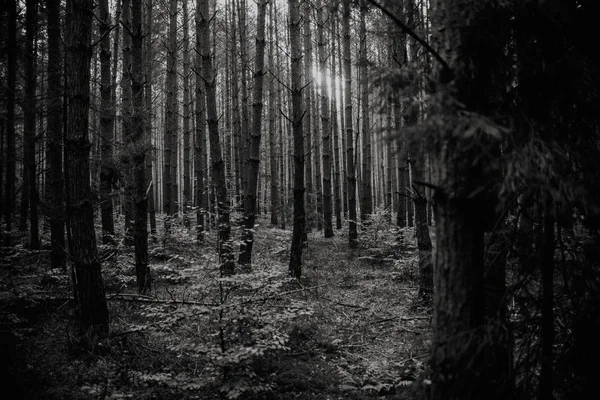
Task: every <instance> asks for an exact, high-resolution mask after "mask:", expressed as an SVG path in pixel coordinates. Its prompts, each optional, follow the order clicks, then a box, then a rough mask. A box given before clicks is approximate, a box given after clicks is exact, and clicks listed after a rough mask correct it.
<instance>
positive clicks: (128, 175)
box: [120, 0, 138, 246]
mask: <svg viewBox="0 0 600 400" xmlns="http://www.w3.org/2000/svg"><path fill="white" fill-rule="evenodd" d="M122 15H123V48H122V49H121V52H122V53H123V64H122V67H123V74H122V75H121V96H122V97H121V114H122V127H123V148H124V150H123V151H122V153H121V157H120V159H121V163H122V164H123V182H124V184H125V199H124V204H123V205H124V209H125V210H124V211H125V245H126V246H132V245H133V244H134V239H133V231H134V227H133V224H134V207H133V202H134V200H133V197H134V182H133V157H134V155H133V152H132V146H131V145H132V144H133V127H132V125H131V123H132V120H133V108H132V92H131V79H132V76H131V75H132V74H133V64H132V63H131V42H132V37H131V35H132V33H131V32H132V29H131V0H123V10H122ZM136 69H138V68H136Z"/></svg>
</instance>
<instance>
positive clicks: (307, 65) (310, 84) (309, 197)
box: [303, 2, 315, 231]
mask: <svg viewBox="0 0 600 400" xmlns="http://www.w3.org/2000/svg"><path fill="white" fill-rule="evenodd" d="M303 12H304V16H303V17H304V54H305V56H304V79H305V81H306V85H307V87H306V91H305V100H304V101H305V104H306V105H305V108H304V109H305V115H304V121H305V123H304V132H305V145H306V148H307V150H308V151H307V152H306V156H305V159H304V165H305V171H304V174H305V180H306V207H305V209H306V210H308V212H307V214H308V215H307V217H306V231H310V230H311V229H312V228H313V226H314V206H313V204H314V193H313V191H314V190H313V179H312V176H313V165H312V162H313V161H312V142H313V139H312V137H311V136H312V126H313V124H314V123H315V122H314V121H313V115H312V112H311V107H312V103H313V101H314V95H313V93H314V87H315V84H314V74H313V47H312V26H311V12H312V5H311V4H310V3H309V2H306V3H305V4H304V10H303Z"/></svg>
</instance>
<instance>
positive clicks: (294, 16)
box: [288, 0, 306, 279]
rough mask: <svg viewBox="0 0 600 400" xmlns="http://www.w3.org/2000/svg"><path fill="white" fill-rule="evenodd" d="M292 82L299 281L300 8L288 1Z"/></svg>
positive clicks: (297, 270) (294, 252) (293, 260)
mask: <svg viewBox="0 0 600 400" xmlns="http://www.w3.org/2000/svg"><path fill="white" fill-rule="evenodd" d="M288 6H289V29H290V30H289V32H290V51H291V71H290V74H291V80H292V130H293V135H294V230H293V232H292V249H291V254H290V274H292V275H293V276H295V277H296V279H300V276H301V274H302V247H303V246H302V239H303V236H304V229H305V222H306V221H305V214H304V136H303V133H302V118H303V113H304V110H303V107H302V64H301V63H302V47H301V43H300V38H301V31H300V23H301V18H300V5H299V3H298V0H288Z"/></svg>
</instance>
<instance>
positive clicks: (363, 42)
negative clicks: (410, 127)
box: [359, 0, 373, 223]
mask: <svg viewBox="0 0 600 400" xmlns="http://www.w3.org/2000/svg"><path fill="white" fill-rule="evenodd" d="M367 11H368V7H367V3H366V1H365V0H363V1H362V2H361V7H360V33H359V40H360V60H359V68H360V75H361V78H360V86H361V98H360V105H361V113H362V132H361V134H362V178H361V184H362V194H361V201H360V219H361V220H362V221H363V223H364V222H365V221H367V219H368V218H369V216H370V215H371V213H372V212H373V194H372V191H373V188H372V181H373V177H372V169H373V168H372V155H371V127H370V120H369V112H370V110H369V81H368V74H367V69H368V68H367V67H368V63H369V59H368V55H367V28H366V22H365V18H366V15H367Z"/></svg>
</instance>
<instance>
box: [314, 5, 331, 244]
mask: <svg viewBox="0 0 600 400" xmlns="http://www.w3.org/2000/svg"><path fill="white" fill-rule="evenodd" d="M316 7H317V35H318V43H317V46H318V49H319V70H320V71H321V132H322V135H323V227H324V229H323V233H324V236H325V237H326V238H330V237H333V221H332V216H333V201H332V196H331V194H332V193H331V116H330V113H329V97H328V95H327V91H328V90H329V89H328V87H327V78H326V75H325V74H326V71H327V54H326V51H327V49H326V48H325V33H324V29H325V27H324V24H325V22H324V20H325V19H324V17H323V8H324V6H323V5H322V2H321V0H317V3H316Z"/></svg>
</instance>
